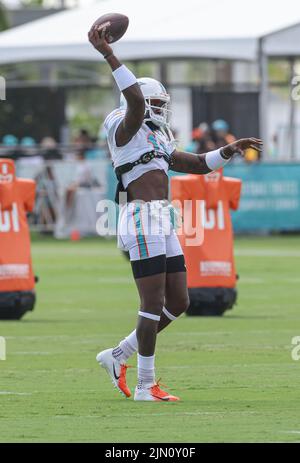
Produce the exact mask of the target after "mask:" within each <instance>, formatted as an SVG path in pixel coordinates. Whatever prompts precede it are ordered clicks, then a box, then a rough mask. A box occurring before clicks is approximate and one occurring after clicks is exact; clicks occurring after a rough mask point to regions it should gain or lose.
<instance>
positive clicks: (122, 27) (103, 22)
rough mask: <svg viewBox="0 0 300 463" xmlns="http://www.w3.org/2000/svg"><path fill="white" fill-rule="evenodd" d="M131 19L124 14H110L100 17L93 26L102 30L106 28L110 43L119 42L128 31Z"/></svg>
mask: <svg viewBox="0 0 300 463" xmlns="http://www.w3.org/2000/svg"><path fill="white" fill-rule="evenodd" d="M128 24H129V19H128V18H127V16H125V15H124V14H119V13H108V14H104V15H103V16H100V18H98V19H97V21H95V22H94V24H93V26H98V27H100V28H101V29H102V28H103V27H105V26H106V31H107V34H106V40H107V42H108V43H114V42H117V40H120V38H121V37H123V35H124V34H125V32H126V31H127V28H128Z"/></svg>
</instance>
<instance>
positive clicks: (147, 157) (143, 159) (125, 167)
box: [115, 151, 172, 181]
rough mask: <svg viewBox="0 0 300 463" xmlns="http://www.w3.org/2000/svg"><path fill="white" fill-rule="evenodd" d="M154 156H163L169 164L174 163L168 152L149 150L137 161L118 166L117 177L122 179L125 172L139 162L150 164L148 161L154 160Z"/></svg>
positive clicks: (159, 157)
mask: <svg viewBox="0 0 300 463" xmlns="http://www.w3.org/2000/svg"><path fill="white" fill-rule="evenodd" d="M154 158H158V159H161V158H163V159H164V160H165V161H166V162H167V163H168V164H169V165H172V157H171V156H168V155H167V154H159V153H157V152H156V151H149V152H148V153H144V154H142V155H141V157H140V158H139V159H137V161H134V162H127V163H126V164H123V165H122V166H118V167H116V168H115V174H116V176H117V179H118V180H119V181H121V176H122V175H123V174H126V173H127V172H130V171H131V170H132V169H133V168H134V167H136V166H138V165H139V164H148V162H150V161H152V159H154Z"/></svg>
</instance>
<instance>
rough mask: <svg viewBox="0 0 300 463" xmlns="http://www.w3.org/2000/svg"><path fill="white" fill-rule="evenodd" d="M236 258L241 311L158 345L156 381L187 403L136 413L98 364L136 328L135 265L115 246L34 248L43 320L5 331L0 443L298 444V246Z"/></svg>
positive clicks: (258, 247) (187, 321)
mask: <svg viewBox="0 0 300 463" xmlns="http://www.w3.org/2000/svg"><path fill="white" fill-rule="evenodd" d="M236 252H237V257H236V261H237V270H238V272H239V274H240V281H239V285H238V289H239V298H238V305H237V306H236V307H235V308H234V309H233V310H232V311H230V312H228V313H227V314H226V316H224V317H222V318H198V317H197V318H189V317H185V316H184V317H182V318H181V319H180V320H179V321H177V322H175V323H173V325H172V326H171V327H169V328H168V329H167V330H166V331H165V332H164V333H162V334H161V335H160V336H159V340H158V346H157V347H158V348H157V373H158V375H159V376H162V379H163V382H165V383H166V384H168V386H169V388H170V390H171V391H172V392H174V393H176V394H178V395H179V396H180V397H181V398H182V401H181V402H180V403H170V404H168V403H135V402H134V401H132V400H125V399H123V398H122V397H121V396H120V395H119V394H118V393H117V392H116V391H115V390H114V389H113V388H112V387H111V383H110V381H109V379H108V377H107V376H106V373H105V372H104V370H102V369H100V368H99V367H98V365H97V363H96V361H95V355H96V353H97V352H98V351H99V350H101V349H104V348H107V347H110V346H113V345H115V344H116V343H117V342H118V341H119V340H120V339H121V338H122V337H123V336H124V335H126V334H127V333H129V331H130V330H132V328H133V327H134V324H135V320H136V313H137V308H138V298H137V293H136V290H135V288H134V284H133V281H132V277H131V273H130V267H129V264H128V262H127V261H126V260H125V259H124V258H123V256H121V255H120V254H119V252H118V251H117V249H116V247H115V243H114V242H109V241H103V240H100V239H99V240H91V241H86V242H78V243H67V242H54V241H52V240H48V239H47V240H45V241H44V242H43V241H41V242H39V241H35V242H34V243H33V257H34V264H35V271H36V273H37V274H38V275H39V276H40V283H39V285H38V304H37V306H36V309H35V311H34V312H33V313H30V314H28V315H26V317H25V318H24V319H23V320H22V321H21V322H0V335H1V336H5V337H6V339H7V360H6V361H1V362H0V381H1V384H0V441H1V442H114V443H117V442H296V441H300V424H299V416H300V395H299V373H300V361H299V362H297V361H293V360H292V358H291V339H292V337H293V336H296V335H298V336H300V323H299V322H300V297H299V295H300V276H299V260H300V238H299V237H282V238H278V237H273V238H240V239H238V240H237V241H236ZM132 364H133V365H134V366H135V365H136V363H135V359H134V360H133V361H132ZM128 374H129V385H130V386H131V387H134V385H135V378H136V369H135V368H132V369H131V370H130V371H129V373H128Z"/></svg>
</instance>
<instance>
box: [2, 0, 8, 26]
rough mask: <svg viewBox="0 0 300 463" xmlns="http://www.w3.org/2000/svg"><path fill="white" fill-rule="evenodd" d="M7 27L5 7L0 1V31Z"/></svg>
mask: <svg viewBox="0 0 300 463" xmlns="http://www.w3.org/2000/svg"><path fill="white" fill-rule="evenodd" d="M8 28H9V22H8V19H7V14H6V9H5V7H4V5H3V3H2V2H0V31H5V29H8Z"/></svg>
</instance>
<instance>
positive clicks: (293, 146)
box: [288, 58, 296, 159]
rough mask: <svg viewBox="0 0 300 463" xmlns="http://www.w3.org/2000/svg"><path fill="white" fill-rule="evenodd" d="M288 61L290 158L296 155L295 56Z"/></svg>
mask: <svg viewBox="0 0 300 463" xmlns="http://www.w3.org/2000/svg"><path fill="white" fill-rule="evenodd" d="M289 63H290V114H289V130H288V133H289V136H290V141H291V142H290V159H295V155H296V127H295V111H296V105H295V103H296V102H295V100H294V98H293V92H292V90H293V78H294V77H295V75H296V73H295V58H290V59H289Z"/></svg>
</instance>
